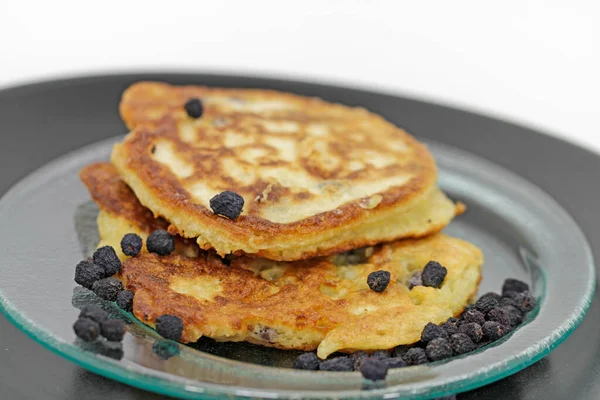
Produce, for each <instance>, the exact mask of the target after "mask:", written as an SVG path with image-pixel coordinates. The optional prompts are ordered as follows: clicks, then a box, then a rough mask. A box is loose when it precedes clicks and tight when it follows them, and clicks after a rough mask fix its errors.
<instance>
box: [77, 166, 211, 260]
mask: <svg viewBox="0 0 600 400" xmlns="http://www.w3.org/2000/svg"><path fill="white" fill-rule="evenodd" d="M79 177H80V178H81V180H82V182H83V183H84V184H85V186H86V187H87V189H88V191H89V192H90V195H91V196H92V199H93V200H94V202H95V203H96V204H97V205H98V208H99V209H100V213H99V214H98V233H99V235H100V244H99V245H98V247H102V246H112V247H113V248H114V249H115V251H116V252H117V255H118V256H119V258H121V259H125V258H126V256H125V255H124V254H123V252H122V251H121V239H122V238H123V236H125V235H126V234H127V233H135V234H137V235H139V236H140V237H141V238H142V239H143V240H144V242H145V241H146V238H147V237H148V235H149V234H150V233H152V232H153V231H155V230H157V229H165V230H166V229H167V228H168V227H169V224H168V223H167V222H166V221H164V220H162V219H158V218H154V215H153V214H152V212H151V211H150V210H148V209H147V208H145V207H144V206H142V205H141V204H140V202H139V201H138V199H137V198H136V197H135V194H134V193H133V192H132V191H131V189H130V188H129V187H128V186H127V185H126V184H125V182H123V181H122V180H121V177H120V176H119V173H118V172H117V170H116V169H115V167H113V166H112V164H110V163H97V164H91V165H88V166H86V167H84V168H83V169H82V170H81V172H80V173H79ZM142 251H144V252H145V251H146V247H145V246H144V247H143V249H142ZM199 253H200V248H199V247H198V245H197V244H196V243H195V242H194V241H193V240H189V239H184V238H182V237H176V238H175V254H182V255H185V256H188V257H195V256H197V255H198V254H199Z"/></svg>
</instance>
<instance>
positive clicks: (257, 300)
mask: <svg viewBox="0 0 600 400" xmlns="http://www.w3.org/2000/svg"><path fill="white" fill-rule="evenodd" d="M364 253H365V254H366V256H367V258H366V260H364V261H362V262H363V263H360V264H353V263H351V262H350V261H352V257H353V256H348V255H346V256H340V255H338V256H335V257H332V258H316V259H312V260H304V261H296V262H277V261H271V260H265V259H257V258H249V257H240V258H235V259H234V260H233V261H232V264H231V266H226V265H224V264H223V263H222V261H221V259H220V258H219V257H216V256H214V255H211V254H209V253H205V254H203V255H202V256H201V257H198V258H184V257H180V256H166V257H159V256H157V255H155V254H144V255H141V256H139V257H135V258H132V259H128V260H126V261H125V262H124V263H123V270H122V276H121V278H122V280H123V282H124V284H125V286H126V288H127V289H129V290H132V291H133V292H135V297H134V300H133V313H134V315H135V316H136V317H137V318H138V319H140V321H142V322H143V323H145V324H147V325H149V326H152V327H153V326H154V323H155V320H156V318H157V317H159V316H161V315H163V314H171V315H176V316H178V317H180V318H181V319H182V320H183V321H184V326H185V328H184V331H183V336H182V338H181V341H182V342H184V343H187V342H195V341H196V340H198V339H199V338H200V337H202V336H207V337H210V338H213V339H215V340H217V341H248V342H251V343H256V344H260V345H264V346H270V347H276V348H280V349H300V350H307V351H308V350H314V349H317V354H318V356H319V357H321V358H325V357H327V356H328V355H329V354H331V353H333V352H335V351H353V350H380V349H391V348H393V347H395V346H397V345H401V344H409V343H414V342H416V341H418V340H419V337H420V334H421V331H422V330H423V327H424V326H425V325H426V324H427V323H428V322H433V323H441V322H443V321H445V320H446V319H447V318H449V317H451V316H455V315H457V314H459V313H460V312H461V311H462V310H463V309H464V307H465V306H466V304H467V302H468V301H469V299H470V298H471V297H472V296H473V295H474V294H475V293H476V291H477V286H478V283H479V280H480V267H481V264H482V262H483V256H482V254H481V251H480V250H479V249H478V248H476V247H475V246H473V245H471V244H469V243H467V242H465V241H463V240H460V239H456V238H452V237H449V236H446V235H444V234H435V235H433V236H430V237H427V238H424V239H419V240H404V241H398V242H394V243H390V244H384V245H381V246H378V247H376V248H375V249H373V248H368V249H366V250H365V251H364ZM430 260H437V261H438V262H440V263H441V264H442V265H444V266H445V267H446V268H447V269H448V274H447V276H446V279H445V281H444V283H443V285H442V287H441V288H440V289H436V288H432V287H424V286H416V287H414V288H413V289H412V290H410V289H409V288H408V287H407V282H408V280H409V279H410V278H411V276H412V275H413V273H415V272H416V271H420V270H422V268H423V267H424V266H425V264H426V263H427V262H428V261H430ZM354 261H356V260H354ZM376 270H387V271H390V273H391V281H390V283H389V285H388V287H387V288H386V290H385V291H384V292H382V293H376V292H374V291H372V290H370V289H369V287H368V285H367V276H368V274H369V273H371V272H373V271H376Z"/></svg>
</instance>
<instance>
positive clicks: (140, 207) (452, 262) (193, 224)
mask: <svg viewBox="0 0 600 400" xmlns="http://www.w3.org/2000/svg"><path fill="white" fill-rule="evenodd" d="M190 99H200V101H201V103H202V106H203V112H202V115H201V117H199V118H194V117H190V116H189V115H188V113H187V112H186V109H185V107H184V105H185V104H186V103H187V102H188V101H189V100H190ZM120 111H121V116H122V118H123V120H124V121H125V123H126V124H127V126H128V127H129V128H130V129H131V132H130V133H129V135H127V137H126V138H125V140H124V141H123V142H122V143H120V144H118V145H116V146H115V148H114V150H113V153H112V157H111V163H100V164H93V165H90V166H87V167H86V168H84V169H83V170H82V172H81V178H82V180H83V182H84V183H85V184H86V186H87V187H88V189H89V191H90V193H91V195H92V198H93V199H94V201H95V202H96V203H97V204H98V206H99V208H100V214H99V217H98V228H99V232H100V237H101V240H102V242H101V243H100V246H104V245H110V246H113V247H114V248H115V250H117V252H118V254H119V255H120V256H121V257H122V259H123V270H122V272H121V274H120V278H121V279H122V280H123V283H124V284H125V286H126V288H127V289H129V290H132V291H133V292H134V293H135V297H134V301H133V313H134V315H135V316H136V317H137V318H139V319H140V320H141V321H142V322H144V323H145V324H148V325H149V326H154V321H155V319H156V318H157V317H159V316H160V315H163V314H171V315H176V316H178V317H180V318H181V319H182V320H183V322H184V326H185V328H184V332H183V336H182V338H181V341H182V342H194V341H196V340H198V339H199V338H200V337H202V336H207V337H210V338H213V339H215V340H217V341H248V342H252V343H256V344H261V345H265V346H271V347H277V348H281V349H302V350H315V349H317V354H318V355H319V357H321V358H325V357H327V356H328V355H329V354H331V353H333V352H336V351H345V352H350V351H355V350H366V351H372V350H381V349H390V348H393V347H395V346H398V345H402V344H410V343H414V342H416V341H418V340H419V337H420V333H421V331H422V329H423V327H424V326H425V325H426V324H427V323H428V322H433V323H441V322H444V321H445V320H447V319H448V318H449V317H452V316H454V315H457V314H459V313H460V312H461V311H462V310H463V309H464V307H465V306H466V304H467V303H468V301H469V300H470V298H471V297H472V296H473V295H474V294H475V293H476V291H477V286H478V283H479V280H480V268H481V264H482V262H483V256H482V254H481V251H480V250H479V249H477V248H476V247H475V246H473V245H472V244H469V243H467V242H465V241H463V240H460V239H456V238H452V237H449V236H447V235H444V234H442V233H439V231H441V230H442V229H443V228H444V227H445V226H446V225H447V224H448V223H449V222H450V221H451V220H452V218H453V217H455V216H456V215H457V214H460V213H461V212H462V208H463V207H462V205H460V204H459V205H457V204H454V203H453V202H452V201H451V200H450V199H448V198H447V197H446V195H444V193H442V192H441V190H440V189H439V188H438V187H437V184H436V179H437V171H436V166H435V161H434V159H433V157H432V155H431V154H430V152H429V151H428V149H427V148H426V147H425V146H424V145H423V144H421V143H419V142H418V141H417V140H415V139H414V138H413V137H411V136H410V135H409V134H407V133H406V132H405V131H403V130H402V129H399V128H398V127H396V126H394V125H393V124H391V123H389V122H387V121H386V120H385V119H383V118H382V117H380V116H378V115H375V114H373V113H370V112H368V111H366V110H364V109H361V108H351V107H347V106H343V105H339V104H332V103H328V102H325V101H322V100H320V99H316V98H307V97H302V96H297V95H293V94H288V93H281V92H275V91H270V90H249V89H217V88H207V87H197V86H185V87H175V86H170V85H167V84H163V83H154V82H143V83H138V84H135V85H133V86H131V87H130V88H128V89H127V90H126V91H125V93H124V94H123V97H122V100H121V105H120ZM224 191H232V192H235V193H237V194H239V195H240V196H242V197H243V199H244V206H243V209H242V212H241V215H240V216H239V217H238V218H236V219H229V218H224V217H223V216H220V215H216V214H215V213H214V212H213V210H212V209H211V207H210V203H209V202H210V199H211V198H213V197H214V196H215V195H217V194H219V193H221V192H224ZM157 229H165V230H168V231H169V232H170V233H171V234H172V235H175V236H176V248H175V252H174V253H173V254H171V255H168V256H158V255H156V254H150V253H147V252H145V251H144V252H143V253H142V254H141V255H138V256H137V257H134V258H128V257H125V256H124V255H123V254H122V253H121V252H120V245H119V243H120V240H121V238H122V237H123V236H124V235H125V234H127V233H136V234H138V235H140V236H141V237H142V238H146V237H147V236H148V235H149V234H150V233H151V232H152V231H154V230H157ZM429 261H437V262H439V263H440V264H441V265H443V266H444V267H446V269H447V270H448V272H447V276H446V278H445V281H444V283H443V285H442V286H441V287H440V288H434V287H426V286H420V285H417V286H414V287H413V284H414V281H415V277H418V274H419V273H420V271H421V270H422V269H423V267H424V266H425V265H426V264H427V263H428V262H429ZM379 270H385V271H389V272H390V273H391V279H390V283H389V285H388V286H387V288H386V289H385V290H384V291H383V292H381V293H378V292H375V291H373V290H371V289H370V288H369V286H368V284H367V277H368V275H369V274H370V273H372V272H374V271H379ZM411 282H412V283H411Z"/></svg>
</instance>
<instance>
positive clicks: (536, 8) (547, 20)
mask: <svg viewBox="0 0 600 400" xmlns="http://www.w3.org/2000/svg"><path fill="white" fill-rule="evenodd" d="M5 3H10V4H5ZM599 21H600V2H598V1H595V0H590V1H568V2H566V1H548V0H547V1H539V2H538V1H524V0H518V1H510V0H509V1H506V0H505V1H502V2H486V1H461V2H454V1H438V2H433V1H411V2H404V1H375V0H372V1H367V0H363V1H341V0H340V1H326V0H314V1H310V0H303V1H298V2H285V1H276V0H272V1H266V0H264V1H259V0H253V1H218V0H213V1H210V2H208V1H206V2H201V1H191V0H190V1H164V0H163V1H158V2H152V1H148V0H146V1H103V2H80V1H45V2H42V1H40V2H38V4H32V2H17V1H11V2H8V1H6V2H1V5H0V87H5V86H11V85H14V84H19V83H23V82H27V81H30V80H40V79H46V78H54V77H64V76H70V75H82V74H86V73H92V72H93V73H98V72H105V71H113V72H114V71H130V70H155V69H169V70H186V71H209V72H236V73H243V74H251V75H257V74H258V75H263V76H265V75H266V76H277V77H292V78H296V79H305V80H317V81H323V82H334V83H342V84H346V85H350V86H357V87H368V88H374V89H377V90H383V91H387V92H391V93H399V94H404V95H410V96H414V97H417V98H422V99H427V100H433V101H437V102H441V103H444V104H451V105H455V106H459V107H463V108H467V109H471V110H475V111H479V112H483V113H486V114H490V115H494V116H498V117H501V118H505V119H509V120H512V121H515V122H518V123H522V124H525V125H529V126H532V127H535V128H540V129H542V130H544V131H547V132H549V133H551V134H555V135H558V136H561V137H564V138H568V139H570V140H572V141H575V142H578V143H580V144H582V145H583V146H584V147H587V148H592V149H595V150H597V151H600V98H599V95H598V94H599V93H600V22H599Z"/></svg>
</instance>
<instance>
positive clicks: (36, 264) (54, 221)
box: [0, 138, 595, 399]
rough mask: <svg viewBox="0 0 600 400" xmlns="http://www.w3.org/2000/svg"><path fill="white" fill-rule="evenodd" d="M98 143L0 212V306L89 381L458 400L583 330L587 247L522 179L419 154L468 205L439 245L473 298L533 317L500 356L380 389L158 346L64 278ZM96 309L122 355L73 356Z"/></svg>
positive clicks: (394, 380) (39, 175)
mask: <svg viewBox="0 0 600 400" xmlns="http://www.w3.org/2000/svg"><path fill="white" fill-rule="evenodd" d="M117 140H120V138H114V139H111V140H107V141H103V142H100V143H97V144H94V145H91V146H88V147H85V148H83V149H81V150H78V151H76V152H73V153H71V154H68V155H66V156H64V157H61V158H59V159H57V160H55V161H54V162H52V163H50V164H48V165H46V166H45V167H44V168H42V169H40V170H38V171H37V172H35V173H33V174H32V175H30V176H29V177H27V178H26V179H24V180H23V181H21V182H20V183H19V184H17V185H16V186H15V187H14V188H13V189H11V190H10V191H9V193H7V194H6V195H5V196H4V197H3V198H2V200H0V226H2V229H1V231H0V243H2V246H3V250H4V251H3V252H2V254H1V255H0V263H1V264H2V272H3V274H2V279H0V306H1V308H2V311H3V312H4V314H5V315H6V316H7V317H8V318H9V319H10V320H11V321H12V322H13V323H14V324H15V325H17V326H18V327H19V328H21V329H22V330H23V331H25V332H26V333H27V334H28V335H30V336H31V337H32V338H34V339H35V340H36V341H38V342H39V343H41V344H42V345H44V346H45V347H47V348H49V349H51V350H52V351H55V352H56V353H58V354H60V355H62V356H64V357H66V358H67V359H69V360H71V361H73V362H75V363H77V364H79V365H81V366H82V367H84V368H87V369H89V370H91V371H93V372H96V373H98V374H101V375H104V376H107V377H109V378H113V379H116V380H119V381H122V382H125V383H128V384H131V385H134V386H137V387H140V388H143V389H147V390H151V391H155V392H159V393H164V394H169V395H173V396H178V397H182V398H220V397H229V398H248V397H252V398H381V397H384V398H386V399H392V398H398V397H402V398H411V397H422V396H427V397H436V396H442V395H446V394H450V393H455V392H462V391H466V390H469V389H473V388H475V387H479V386H482V385H485V384H487V383H490V382H493V381H495V380H498V379H501V378H503V377H506V376H508V375H510V374H512V373H515V372H517V371H519V370H521V369H523V368H525V367H527V366H528V365H530V364H532V363H534V362H535V361H537V360H539V359H540V358H542V357H543V356H544V355H546V354H548V353H549V352H550V351H552V350H553V349H554V348H555V347H556V346H558V345H559V344H560V343H561V342H562V341H563V340H564V339H565V338H566V337H567V336H568V335H569V334H570V333H571V332H572V331H573V330H574V329H575V328H576V327H577V326H578V325H579V323H580V322H581V320H582V318H583V316H584V315H585V313H586V311H587V310H588V308H589V306H590V301H591V298H592V295H593V292H594V282H595V276H594V274H595V273H594V266H593V260H592V254H591V251H590V249H589V246H588V244H587V242H586V240H585V237H584V236H583V234H582V232H581V230H580V229H579V227H578V226H577V225H576V224H575V222H574V221H573V220H572V219H571V217H570V216H569V215H568V214H567V213H566V212H565V211H564V210H563V209H562V208H561V207H560V206H559V205H558V204H557V203H556V202H555V201H554V200H553V199H551V198H550V197H549V196H548V195H546V194H545V193H543V192H542V191H541V190H540V189H538V188H537V187H535V186H533V185H532V184H530V183H528V182H526V181H525V180H523V179H522V178H520V177H518V176H516V175H514V174H512V173H510V172H508V171H506V170H504V169H502V168H500V167H498V166H495V165H493V164H491V163H490V162H488V161H486V160H483V159H481V158H477V157H475V156H473V155H471V154H469V153H466V152H463V151H460V150H457V149H454V148H451V147H447V146H444V145H440V144H437V143H428V144H429V145H430V148H431V150H432V151H433V153H434V155H435V157H436V159H437V162H438V166H439V169H440V185H441V186H442V188H443V189H444V190H445V191H446V192H447V193H448V194H449V195H450V196H451V197H453V198H454V199H456V200H461V201H463V202H465V203H466V204H467V205H468V207H469V208H468V211H467V213H466V214H464V215H462V216H460V217H459V218H457V219H456V220H455V221H454V222H452V223H451V225H450V226H449V227H448V228H447V229H446V232H448V233H450V234H452V235H455V236H458V237H461V238H464V239H466V240H469V241H471V242H473V243H474V244H476V245H477V246H479V247H480V248H481V249H482V250H483V252H484V254H485V258H486V261H485V264H484V267H483V281H482V283H481V286H480V293H485V292H487V291H499V290H500V286H501V284H502V281H503V280H504V278H506V277H516V278H519V279H523V280H525V281H528V282H529V283H530V285H531V287H532V291H533V293H534V295H535V296H536V297H537V298H538V299H539V301H538V307H537V308H536V309H535V310H533V312H531V313H530V315H529V317H528V320H527V321H526V322H525V324H524V325H523V326H522V327H521V328H519V329H517V330H516V331H514V332H513V333H512V334H511V335H509V336H508V337H505V338H503V340H501V341H500V342H498V343H496V344H494V345H491V346H488V347H487V348H484V349H482V350H480V351H478V352H477V353H475V354H471V355H469V356H467V357H460V358H455V359H452V360H451V361H446V362H438V363H432V364H428V365H425V366H415V367H409V368H403V369H396V370H391V371H390V373H389V375H388V378H387V380H386V381H385V383H382V384H369V383H368V382H367V381H365V380H363V379H362V377H361V375H360V374H359V373H357V372H347V373H339V372H338V373H334V372H321V371H318V372H313V371H296V370H292V369H289V368H287V367H289V366H290V365H291V362H292V360H293V358H294V357H295V356H296V355H297V353H296V352H286V351H279V350H273V349H264V348H262V347H259V346H252V345H248V344H239V343H238V344H236V343H226V344H223V343H215V342H213V341H211V340H201V341H200V342H199V343H196V344H194V345H193V346H184V345H180V344H177V343H174V342H170V341H166V340H164V339H161V338H160V337H159V336H158V335H157V334H156V333H155V332H154V331H153V330H151V329H149V328H147V327H145V326H144V325H142V324H141V323H139V322H138V321H137V320H135V319H134V318H133V317H132V316H131V314H129V313H125V312H123V311H121V310H119V309H118V308H117V307H116V305H114V304H112V303H108V302H105V301H103V300H100V299H98V298H97V297H96V296H95V295H94V294H92V293H91V292H89V291H87V290H85V289H82V288H78V287H76V284H75V283H74V282H73V274H74V267H75V265H76V263H77V262H78V261H79V260H81V259H82V258H83V257H84V256H88V255H89V254H90V253H91V252H92V251H93V248H94V247H95V245H96V242H97V232H96V227H95V215H96V212H97V210H96V208H95V206H94V205H93V204H92V203H90V200H89V195H88V193H87V191H86V189H85V188H84V186H83V185H82V184H81V183H80V182H79V179H78V176H77V173H78V171H79V169H80V168H81V167H83V166H84V165H86V164H89V163H91V162H95V161H103V160H107V159H108V156H109V154H110V149H111V146H112V144H113V143H115V142H116V141H117ZM91 303H94V304H100V305H101V306H102V307H104V308H105V309H106V310H108V311H109V312H110V313H111V314H112V316H113V317H116V318H122V319H124V320H126V321H127V322H128V333H129V334H128V335H126V336H125V339H124V341H123V343H122V345H112V346H107V345H104V344H102V342H98V343H94V344H91V345H90V344H85V343H83V342H80V341H79V340H76V339H75V335H74V334H73V331H72V324H73V322H74V321H75V319H76V318H77V315H78V313H79V310H78V309H79V308H81V307H82V306H84V305H87V304H91Z"/></svg>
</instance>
